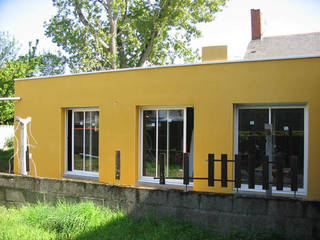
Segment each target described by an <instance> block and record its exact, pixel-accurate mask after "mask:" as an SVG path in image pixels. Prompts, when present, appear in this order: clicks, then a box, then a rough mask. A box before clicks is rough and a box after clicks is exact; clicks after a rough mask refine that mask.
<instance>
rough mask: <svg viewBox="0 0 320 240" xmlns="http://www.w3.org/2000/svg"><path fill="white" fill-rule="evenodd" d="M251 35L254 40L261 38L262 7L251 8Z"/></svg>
mask: <svg viewBox="0 0 320 240" xmlns="http://www.w3.org/2000/svg"><path fill="white" fill-rule="evenodd" d="M251 35H252V40H256V39H261V14H260V9H251Z"/></svg>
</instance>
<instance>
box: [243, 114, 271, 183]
mask: <svg viewBox="0 0 320 240" xmlns="http://www.w3.org/2000/svg"><path fill="white" fill-rule="evenodd" d="M268 122H269V110H268V109H239V133H238V154H239V155H241V156H242V158H243V159H244V161H242V162H241V180H242V183H248V159H254V162H255V164H254V169H255V182H256V184H262V161H263V156H265V155H266V144H267V141H266V136H265V130H264V129H265V124H268Z"/></svg>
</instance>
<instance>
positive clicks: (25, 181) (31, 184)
mask: <svg viewBox="0 0 320 240" xmlns="http://www.w3.org/2000/svg"><path fill="white" fill-rule="evenodd" d="M15 188H19V189H26V190H29V191H32V192H33V191H35V178H33V177H27V176H18V177H16V178H15Z"/></svg>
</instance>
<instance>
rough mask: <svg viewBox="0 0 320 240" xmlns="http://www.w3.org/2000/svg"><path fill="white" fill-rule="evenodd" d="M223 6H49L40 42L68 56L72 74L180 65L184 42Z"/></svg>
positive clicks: (199, 1) (105, 0) (83, 0)
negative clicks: (52, 12)
mask: <svg viewBox="0 0 320 240" xmlns="http://www.w3.org/2000/svg"><path fill="white" fill-rule="evenodd" d="M225 2H226V0H153V1H150V0H113V1H111V0H53V5H54V6H55V7H56V8H57V10H58V11H57V14H56V15H55V16H53V17H52V18H51V19H50V20H49V22H46V23H45V28H46V32H45V34H46V36H47V37H51V38H52V41H53V42H54V43H56V44H57V45H58V46H59V47H62V48H63V50H64V51H65V52H67V53H68V54H69V56H70V59H69V67H70V69H71V71H72V72H81V71H96V70H104V69H109V68H113V69H115V68H119V67H120V68H125V67H139V66H142V65H144V64H149V65H150V64H152V65H163V64H169V63H174V61H175V59H176V58H177V57H179V58H182V59H184V61H185V62H193V61H195V60H196V59H198V58H199V54H198V52H197V51H193V50H192V49H191V47H190V40H191V39H192V38H198V37H200V35H201V32H200V31H199V29H198V28H197V24H198V23H201V22H210V21H212V20H213V19H214V14H215V13H216V12H217V11H219V10H220V9H221V7H222V6H223V5H224V4H225Z"/></svg>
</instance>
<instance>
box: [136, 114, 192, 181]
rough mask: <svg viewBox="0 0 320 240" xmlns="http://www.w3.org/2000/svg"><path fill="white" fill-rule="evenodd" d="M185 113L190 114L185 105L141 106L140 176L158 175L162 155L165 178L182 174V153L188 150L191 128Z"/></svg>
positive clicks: (150, 176) (152, 176)
mask: <svg viewBox="0 0 320 240" xmlns="http://www.w3.org/2000/svg"><path fill="white" fill-rule="evenodd" d="M192 110H193V109H192ZM187 112H188V115H190V113H189V112H190V111H187V108H174V109H170V108H169V109H165V108H159V109H142V112H141V113H142V114H141V117H142V124H141V125H142V129H141V136H142V138H141V144H142V149H141V150H142V151H141V153H142V156H141V172H142V174H141V175H142V177H143V178H144V177H149V178H150V179H152V178H154V177H159V176H160V167H159V164H160V159H161V158H163V159H164V163H165V176H166V177H183V153H185V152H189V151H190V145H191V135H192V131H193V124H192V126H191V125H190V124H188V125H187ZM189 118H190V116H189ZM192 120H193V111H192ZM190 132H191V134H190ZM188 133H189V134H188ZM188 146H189V147H188ZM187 148H188V149H187Z"/></svg>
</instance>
